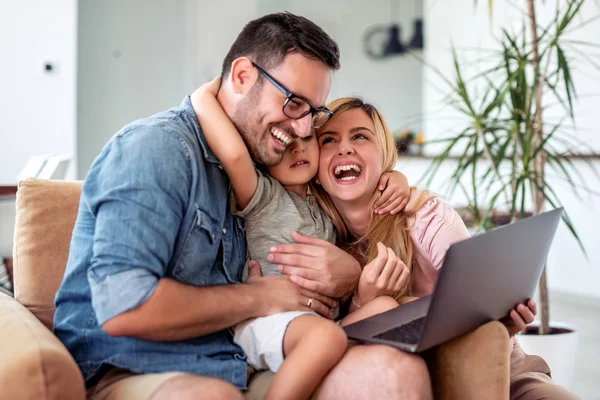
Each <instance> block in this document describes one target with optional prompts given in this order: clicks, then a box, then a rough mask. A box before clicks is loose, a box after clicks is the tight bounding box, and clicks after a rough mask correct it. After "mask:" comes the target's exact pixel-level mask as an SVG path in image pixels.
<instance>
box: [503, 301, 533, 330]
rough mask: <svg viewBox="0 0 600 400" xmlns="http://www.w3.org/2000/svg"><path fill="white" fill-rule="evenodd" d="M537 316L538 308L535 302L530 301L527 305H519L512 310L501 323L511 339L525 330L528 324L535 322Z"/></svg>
mask: <svg viewBox="0 0 600 400" xmlns="http://www.w3.org/2000/svg"><path fill="white" fill-rule="evenodd" d="M536 314H537V306H536V305H535V302H534V301H533V300H529V301H527V303H525V304H519V305H517V306H516V307H515V308H513V309H512V310H510V312H509V314H508V316H506V317H505V318H502V319H501V320H500V322H502V323H503V324H504V325H505V326H506V329H508V334H509V335H510V337H513V336H515V335H516V334H517V333H519V332H521V331H522V330H523V329H525V326H526V325H527V324H530V323H531V322H533V319H534V317H535V315H536Z"/></svg>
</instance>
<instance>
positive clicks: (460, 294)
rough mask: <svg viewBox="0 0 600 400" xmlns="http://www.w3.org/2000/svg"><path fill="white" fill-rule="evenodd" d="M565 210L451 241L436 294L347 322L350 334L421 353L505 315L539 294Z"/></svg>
mask: <svg viewBox="0 0 600 400" xmlns="http://www.w3.org/2000/svg"><path fill="white" fill-rule="evenodd" d="M562 212H563V208H557V209H555V210H552V211H549V212H546V213H543V214H539V215H536V216H534V217H529V218H526V219H523V220H521V221H518V222H516V223H514V224H510V225H505V226H502V227H500V228H497V229H494V230H492V231H489V232H486V233H483V234H480V235H478V236H475V237H472V238H469V239H467V240H464V241H462V242H458V243H455V244H453V245H451V246H450V247H449V248H448V251H447V253H446V257H445V259H444V263H443V266H442V268H441V270H440V274H439V277H438V280H437V283H436V286H435V289H434V291H433V293H432V294H431V295H429V296H426V297H422V298H420V299H418V300H415V301H413V302H410V303H407V304H405V305H402V306H400V307H398V308H395V309H393V310H390V311H386V312H384V313H382V314H377V315H374V316H372V317H369V318H366V319H364V320H362V321H358V322H356V323H354V324H352V325H348V326H346V327H345V328H344V329H345V331H346V333H347V335H348V338H349V339H354V340H359V341H362V342H366V343H379V344H387V345H391V346H394V347H397V348H399V349H401V350H404V351H407V352H411V353H417V352H421V351H424V350H427V349H429V348H431V347H434V346H437V345H438V344H440V343H443V342H446V341H448V340H450V339H453V338H455V337H457V336H460V335H462V334H464V333H467V332H470V331H472V330H473V329H475V328H477V327H479V326H481V325H483V324H485V323H487V322H489V321H492V320H498V319H500V318H503V317H505V316H506V315H507V314H508V312H509V311H510V310H511V309H512V308H514V307H515V306H516V305H517V304H518V303H524V302H525V301H527V300H528V299H530V298H532V297H533V295H534V293H535V289H536V286H537V284H538V281H539V279H540V276H541V274H542V270H543V268H544V264H545V262H546V258H547V257H548V252H549V250H550V244H551V243H552V239H553V238H554V235H555V233H556V228H557V227H558V223H559V222H560V218H561V215H562Z"/></svg>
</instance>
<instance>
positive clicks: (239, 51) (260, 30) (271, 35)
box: [221, 12, 340, 79]
mask: <svg viewBox="0 0 600 400" xmlns="http://www.w3.org/2000/svg"><path fill="white" fill-rule="evenodd" d="M290 52H297V53H300V54H302V55H303V56H305V57H308V58H311V59H313V60H318V61H322V62H323V63H324V64H325V65H327V66H328V67H329V68H331V69H332V70H337V69H339V68H340V51H339V48H338V45H337V43H335V42H334V41H333V39H332V38H331V37H329V35H328V34H327V33H325V31H324V30H323V29H321V28H319V27H318V26H317V25H316V24H315V23H313V22H312V21H310V20H308V19H306V18H304V17H301V16H298V15H294V14H292V13H289V12H283V13H276V14H269V15H265V16H264V17H261V18H258V19H255V20H254V21H250V22H249V23H248V24H247V25H246V26H245V27H244V29H242V32H240V34H239V35H238V37H237V39H236V40H235V42H234V43H233V45H232V46H231V49H229V53H227V56H225V60H223V69H222V71H221V78H222V79H223V78H225V77H226V76H227V75H228V74H229V72H230V71H231V63H232V62H233V61H234V60H235V59H236V58H239V57H249V58H251V59H252V61H254V62H255V63H256V64H258V65H260V66H261V67H262V68H263V69H265V70H269V69H272V68H275V67H277V66H279V65H280V64H281V63H282V62H283V58H284V57H285V56H286V55H287V54H288V53H290Z"/></svg>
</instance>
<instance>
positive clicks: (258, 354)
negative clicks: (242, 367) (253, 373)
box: [233, 311, 317, 372]
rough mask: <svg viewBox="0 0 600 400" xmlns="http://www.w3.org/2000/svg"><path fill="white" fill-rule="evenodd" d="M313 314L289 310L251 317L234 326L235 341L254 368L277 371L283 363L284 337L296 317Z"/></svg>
mask: <svg viewBox="0 0 600 400" xmlns="http://www.w3.org/2000/svg"><path fill="white" fill-rule="evenodd" d="M304 314H313V315H317V314H316V313H314V312H308V311H289V312H282V313H278V314H273V315H269V316H268V317H260V318H255V319H250V320H248V321H244V322H242V323H241V324H238V325H236V326H235V328H234V336H233V341H234V342H235V343H236V344H237V345H238V346H240V347H241V348H242V350H244V353H246V357H248V359H247V360H246V362H247V363H248V364H249V365H250V366H251V367H252V368H254V369H256V370H258V371H260V370H266V369H269V370H271V371H273V372H277V370H278V369H279V367H280V366H281V364H282V363H283V337H284V335H285V331H286V329H287V327H288V325H289V323H290V322H292V321H293V320H294V319H295V318H297V317H299V316H301V315H304Z"/></svg>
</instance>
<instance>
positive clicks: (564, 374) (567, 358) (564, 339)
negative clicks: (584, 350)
mask: <svg viewBox="0 0 600 400" xmlns="http://www.w3.org/2000/svg"><path fill="white" fill-rule="evenodd" d="M538 327H539V322H538V321H536V322H534V323H532V324H530V325H529V326H527V328H526V330H525V332H524V333H521V334H519V335H518V336H517V338H518V339H517V340H518V341H519V344H520V345H521V347H522V348H523V351H524V352H525V353H527V354H533V355H536V356H540V357H542V358H543V359H544V360H545V361H546V362H547V363H548V365H549V366H550V371H551V372H552V379H553V380H554V382H556V383H558V384H559V385H561V386H563V387H565V388H566V389H571V386H572V384H573V378H574V377H575V358H576V355H577V346H578V345H579V332H578V331H577V328H576V327H575V326H573V325H570V324H566V323H564V322H557V321H553V322H551V323H550V329H551V333H550V334H548V335H539V334H538V333H537V330H538Z"/></svg>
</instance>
